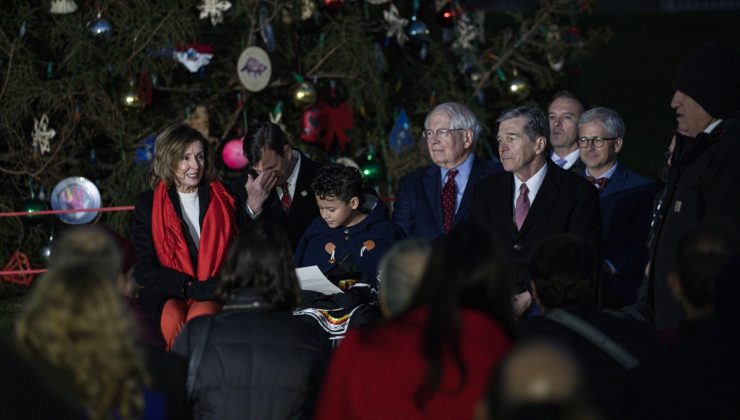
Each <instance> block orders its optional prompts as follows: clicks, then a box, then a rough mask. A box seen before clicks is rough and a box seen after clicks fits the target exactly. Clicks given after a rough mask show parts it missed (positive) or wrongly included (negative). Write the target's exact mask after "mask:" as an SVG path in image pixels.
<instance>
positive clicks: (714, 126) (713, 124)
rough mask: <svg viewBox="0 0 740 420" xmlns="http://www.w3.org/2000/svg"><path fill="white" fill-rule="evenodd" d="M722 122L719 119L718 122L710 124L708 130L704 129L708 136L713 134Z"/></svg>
mask: <svg viewBox="0 0 740 420" xmlns="http://www.w3.org/2000/svg"><path fill="white" fill-rule="evenodd" d="M721 122H722V119H721V118H720V119H718V120H717V121H715V122H713V123H711V124H709V125H708V126H707V128H705V129H704V132H705V133H707V134H712V131H714V129H715V128H716V127H717V126H718V125H719V124H720V123H721Z"/></svg>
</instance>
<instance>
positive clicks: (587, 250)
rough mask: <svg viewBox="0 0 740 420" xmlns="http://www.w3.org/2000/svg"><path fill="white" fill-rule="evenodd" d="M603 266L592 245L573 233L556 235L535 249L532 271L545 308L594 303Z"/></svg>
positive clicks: (533, 279) (590, 304)
mask: <svg viewBox="0 0 740 420" xmlns="http://www.w3.org/2000/svg"><path fill="white" fill-rule="evenodd" d="M600 268H601V261H600V260H599V257H598V255H597V254H596V251H594V249H593V245H592V244H591V243H590V242H588V241H586V240H585V239H582V238H580V237H578V236H574V235H566V234H563V235H555V236H553V237H551V238H549V239H547V240H545V241H544V242H543V243H542V244H540V246H539V247H537V249H536V250H535V252H534V255H533V256H532V260H531V261H530V263H529V274H530V275H531V276H532V281H534V284H535V286H537V296H538V297H539V299H540V302H541V303H542V306H544V307H545V308H547V309H549V308H560V307H564V306H571V305H575V306H594V305H595V303H596V302H595V297H596V282H597V280H598V278H599V277H598V276H599V270H600Z"/></svg>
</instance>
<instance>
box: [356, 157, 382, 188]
mask: <svg viewBox="0 0 740 420" xmlns="http://www.w3.org/2000/svg"><path fill="white" fill-rule="evenodd" d="M380 169H381V168H380V162H378V161H377V160H368V161H367V162H365V163H363V164H362V165H360V173H361V174H362V178H364V179H365V181H366V182H369V183H376V182H378V181H380V175H381V174H380Z"/></svg>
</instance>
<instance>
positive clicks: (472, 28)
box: [452, 14, 483, 50]
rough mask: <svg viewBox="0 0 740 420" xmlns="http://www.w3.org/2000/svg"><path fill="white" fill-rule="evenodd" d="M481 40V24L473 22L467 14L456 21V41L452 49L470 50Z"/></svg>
mask: <svg viewBox="0 0 740 420" xmlns="http://www.w3.org/2000/svg"><path fill="white" fill-rule="evenodd" d="M482 39H483V25H482V22H474V21H473V20H472V19H471V18H470V16H469V15H468V14H464V15H462V17H461V18H460V20H458V21H457V39H456V40H455V42H454V43H453V44H452V47H453V48H460V49H463V50H472V49H474V48H475V45H474V43H475V42H476V41H478V40H482Z"/></svg>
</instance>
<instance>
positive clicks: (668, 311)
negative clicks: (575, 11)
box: [636, 42, 740, 330]
mask: <svg viewBox="0 0 740 420" xmlns="http://www.w3.org/2000/svg"><path fill="white" fill-rule="evenodd" d="M738 74H740V54H738V52H737V51H736V50H735V49H733V48H732V47H730V46H729V45H726V44H723V43H720V42H711V43H709V44H706V45H703V46H702V47H700V48H699V49H697V50H696V51H694V52H693V53H692V54H691V55H689V57H688V58H686V59H685V60H684V61H683V62H682V63H681V64H680V65H679V66H678V68H677V70H676V75H675V80H674V83H673V85H674V88H675V89H676V92H675V94H674V96H673V99H672V100H671V108H673V109H674V110H675V112H676V120H677V122H678V128H677V132H676V147H675V150H674V152H673V157H672V160H671V168H670V173H669V176H668V183H667V185H666V189H665V193H664V195H663V198H662V200H661V202H660V203H659V204H658V218H657V223H658V225H657V227H656V229H655V235H654V237H653V238H651V241H650V244H649V245H650V262H649V265H648V270H647V272H648V277H647V279H646V281H645V282H644V283H643V285H642V287H641V290H640V296H639V298H638V305H637V306H636V308H637V309H638V310H640V311H641V312H642V315H644V316H645V317H646V318H647V320H648V321H650V322H651V323H652V324H653V325H654V327H655V328H656V329H659V330H670V329H675V328H676V327H677V326H678V324H679V323H680V322H681V321H682V320H683V319H684V313H683V311H682V309H681V307H680V306H679V305H678V303H676V302H675V301H674V300H673V298H672V297H671V294H670V291H669V288H668V284H667V282H666V276H667V273H668V271H669V270H670V268H671V267H672V266H673V259H674V251H675V247H676V244H677V243H678V239H679V238H680V237H681V235H682V234H683V233H684V232H685V231H686V229H687V228H689V227H691V226H692V225H695V224H696V223H698V222H701V221H703V220H709V219H722V220H725V221H726V222H728V223H730V224H731V225H733V226H735V227H737V228H740V165H739V164H738V162H737V159H738V156H740V79H739V78H738Z"/></svg>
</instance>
